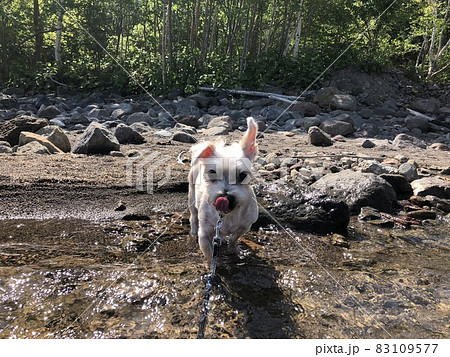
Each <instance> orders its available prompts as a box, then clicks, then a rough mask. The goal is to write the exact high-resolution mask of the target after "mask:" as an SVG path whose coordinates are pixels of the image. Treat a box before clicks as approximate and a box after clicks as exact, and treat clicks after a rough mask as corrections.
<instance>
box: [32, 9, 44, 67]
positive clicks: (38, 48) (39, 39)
mask: <svg viewBox="0 0 450 357" xmlns="http://www.w3.org/2000/svg"><path fill="white" fill-rule="evenodd" d="M33 25H34V32H35V33H36V38H35V41H34V67H36V65H37V63H38V62H39V61H40V60H41V53H42V47H43V45H44V34H43V32H42V31H43V28H42V21H41V15H40V11H39V0H33Z"/></svg>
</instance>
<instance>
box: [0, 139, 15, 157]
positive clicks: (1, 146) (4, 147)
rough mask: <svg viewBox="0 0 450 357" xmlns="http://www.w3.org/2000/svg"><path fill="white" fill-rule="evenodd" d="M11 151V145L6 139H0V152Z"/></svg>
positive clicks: (8, 152)
mask: <svg viewBox="0 0 450 357" xmlns="http://www.w3.org/2000/svg"><path fill="white" fill-rule="evenodd" d="M10 153H12V149H11V145H9V143H8V142H7V141H0V154H10Z"/></svg>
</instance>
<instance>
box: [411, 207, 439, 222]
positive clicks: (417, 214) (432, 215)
mask: <svg viewBox="0 0 450 357" xmlns="http://www.w3.org/2000/svg"><path fill="white" fill-rule="evenodd" d="M406 216H407V217H409V218H414V219H419V220H424V219H436V212H433V211H428V210H424V209H421V210H417V211H411V212H408V213H406Z"/></svg>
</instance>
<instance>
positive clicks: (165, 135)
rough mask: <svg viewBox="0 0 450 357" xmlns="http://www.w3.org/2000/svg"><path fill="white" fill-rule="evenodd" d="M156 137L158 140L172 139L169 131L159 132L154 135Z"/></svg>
mask: <svg viewBox="0 0 450 357" xmlns="http://www.w3.org/2000/svg"><path fill="white" fill-rule="evenodd" d="M154 135H155V136H156V137H158V138H163V139H169V138H171V137H172V133H171V132H170V131H168V130H159V131H157V132H155V133H154Z"/></svg>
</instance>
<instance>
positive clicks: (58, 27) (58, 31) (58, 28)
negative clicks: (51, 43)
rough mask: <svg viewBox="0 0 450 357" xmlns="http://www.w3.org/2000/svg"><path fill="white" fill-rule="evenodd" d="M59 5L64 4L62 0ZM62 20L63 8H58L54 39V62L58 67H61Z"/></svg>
mask: <svg viewBox="0 0 450 357" xmlns="http://www.w3.org/2000/svg"><path fill="white" fill-rule="evenodd" d="M61 6H64V0H61ZM63 21H64V10H63V8H61V7H60V8H59V9H58V23H57V25H56V40H55V62H56V64H57V66H58V67H61V39H62V27H63Z"/></svg>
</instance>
